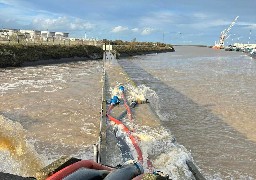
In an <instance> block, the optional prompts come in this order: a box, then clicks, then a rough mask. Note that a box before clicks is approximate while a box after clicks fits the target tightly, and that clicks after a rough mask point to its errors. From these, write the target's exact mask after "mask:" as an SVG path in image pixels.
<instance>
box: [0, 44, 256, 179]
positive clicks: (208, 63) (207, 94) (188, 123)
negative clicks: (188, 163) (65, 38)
mask: <svg viewBox="0 0 256 180" xmlns="http://www.w3.org/2000/svg"><path fill="white" fill-rule="evenodd" d="M175 50H176V51H175V52H171V53H160V54H151V55H145V56H136V57H133V58H124V59H120V60H119V64H120V65H121V66H122V67H123V68H124V70H125V71H126V73H127V74H128V76H129V77H130V78H131V79H132V80H133V81H134V82H135V83H136V84H137V85H144V86H146V87H148V88H150V90H151V92H152V91H154V92H155V93H156V94H157V99H156V97H155V96H151V95H152V94H154V93H151V94H148V97H147V98H148V99H149V101H150V106H151V109H152V111H153V112H154V113H155V114H157V116H158V117H159V122H160V124H161V126H162V127H164V128H167V129H168V130H170V131H171V132H172V134H173V135H174V136H175V138H176V140H177V142H178V143H179V144H181V145H183V146H184V147H185V148H186V149H187V150H188V151H189V152H190V153H191V155H192V156H193V159H194V162H195V163H196V165H197V166H198V167H199V168H200V170H201V172H202V174H203V175H204V176H205V177H206V178H207V179H255V178H256V173H255V169H256V151H255V149H256V132H255V129H256V122H255V117H256V111H255V109H256V96H255V89H256V61H255V60H253V59H251V58H250V57H248V56H246V55H244V54H243V53H240V52H226V51H221V50H213V49H210V48H205V47H192V46H187V47H186V46H177V47H175ZM101 72H102V62H101V61H84V62H83V61H81V62H73V63H63V64H57V65H39V66H34V67H22V68H9V69H1V70H0V76H1V79H0V85H1V86H0V101H1V105H0V114H1V116H0V123H1V127H0V140H1V143H0V161H1V162H2V166H1V167H0V171H4V172H10V173H14V174H19V175H31V174H33V173H34V172H35V171H36V170H37V169H39V168H42V167H43V166H45V165H47V164H49V163H50V162H52V161H53V160H56V159H58V158H59V157H60V156H62V155H69V156H74V157H78V158H83V159H88V158H93V156H92V154H93V153H92V149H93V148H92V145H93V144H94V143H96V142H97V140H98V133H99V119H100V104H101V85H102V84H101V75H102V73H101ZM158 145H159V144H158ZM163 146H164V144H163ZM25 167H30V168H29V170H28V168H25Z"/></svg>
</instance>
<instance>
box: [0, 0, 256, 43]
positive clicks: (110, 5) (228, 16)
mask: <svg viewBox="0 0 256 180" xmlns="http://www.w3.org/2000/svg"><path fill="white" fill-rule="evenodd" d="M255 7H256V1H255V0H247V1H246V3H245V2H243V1H240V0H226V1H222V0H215V1H205V0H194V1H193V2H192V1H191V0H180V1H170V0H162V1H157V0H140V1H137V0H130V1H121V0H109V1H103V0H94V1H89V0H73V1H72V2H66V1H64V0H62V1H61V0H38V1H30V0H0V14H1V16H0V25H1V27H0V28H11V29H39V30H40V29H41V30H46V29H48V30H49V31H55V32H56V31H57V32H67V33H69V35H70V37H74V38H83V37H87V38H97V39H109V40H118V39H119V40H124V41H132V39H135V38H136V40H137V41H140V42H162V43H166V44H179V45H191V44H202V45H207V46H211V45H214V43H215V41H218V40H219V36H220V33H221V32H222V31H223V30H224V29H227V28H228V27H229V25H230V24H231V22H232V21H233V20H234V19H235V17H236V16H239V18H238V20H237V22H236V24H235V25H234V26H233V28H232V29H231V30H230V33H229V35H230V36H229V38H228V39H227V40H226V44H233V43H234V42H235V41H236V42H240V43H248V42H250V43H256V22H255V19H256V13H255Z"/></svg>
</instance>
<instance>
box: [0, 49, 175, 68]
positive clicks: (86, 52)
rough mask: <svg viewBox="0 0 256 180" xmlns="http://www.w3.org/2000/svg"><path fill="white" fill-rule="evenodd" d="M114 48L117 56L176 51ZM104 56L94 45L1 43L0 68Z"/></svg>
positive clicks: (93, 58) (94, 58)
mask: <svg viewBox="0 0 256 180" xmlns="http://www.w3.org/2000/svg"><path fill="white" fill-rule="evenodd" d="M113 49H114V51H115V52H116V54H117V57H127V56H134V55H143V54H151V53H160V52H172V51H175V50H174V48H173V47H171V46H168V47H159V46H114V47H113ZM102 58H103V50H102V48H101V47H99V46H92V45H73V46H63V45H22V44H18V45H6V44H1V45H0V68H5V67H21V66H31V65H32V66H33V65H42V64H44V65H45V64H54V63H56V64H58V63H65V62H72V61H83V60H96V59H99V60H101V59H102Z"/></svg>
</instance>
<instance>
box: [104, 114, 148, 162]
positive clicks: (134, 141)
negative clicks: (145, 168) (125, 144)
mask: <svg viewBox="0 0 256 180" xmlns="http://www.w3.org/2000/svg"><path fill="white" fill-rule="evenodd" d="M107 116H108V118H109V120H110V121H112V122H114V123H115V124H117V125H122V126H121V127H122V130H123V131H124V132H125V133H126V134H127V135H128V137H129V138H130V140H131V142H132V145H133V146H134V148H135V150H136V152H137V154H138V161H139V162H140V163H141V164H143V157H142V151H141V149H140V147H139V145H138V143H137V142H136V139H135V137H134V136H133V135H132V134H131V131H130V130H129V129H128V128H127V127H126V126H125V125H124V124H123V123H122V122H121V121H119V120H117V119H116V118H114V117H112V116H110V115H109V114H107Z"/></svg>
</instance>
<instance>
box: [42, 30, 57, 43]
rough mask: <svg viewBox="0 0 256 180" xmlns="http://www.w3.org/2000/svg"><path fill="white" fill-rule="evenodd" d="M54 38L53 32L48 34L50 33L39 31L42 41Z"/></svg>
mask: <svg viewBox="0 0 256 180" xmlns="http://www.w3.org/2000/svg"><path fill="white" fill-rule="evenodd" d="M54 37H55V32H50V31H41V38H42V39H43V41H47V40H49V38H54Z"/></svg>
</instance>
